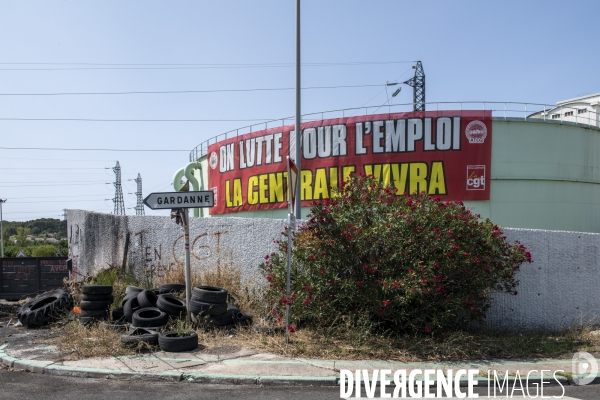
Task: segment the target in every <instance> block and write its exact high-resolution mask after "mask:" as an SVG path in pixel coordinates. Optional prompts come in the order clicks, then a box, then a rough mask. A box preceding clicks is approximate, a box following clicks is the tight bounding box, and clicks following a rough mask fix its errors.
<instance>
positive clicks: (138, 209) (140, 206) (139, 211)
mask: <svg viewBox="0 0 600 400" xmlns="http://www.w3.org/2000/svg"><path fill="white" fill-rule="evenodd" d="M134 181H135V183H137V191H136V192H135V196H136V198H137V203H136V205H135V215H145V213H144V202H143V201H144V200H143V199H142V177H141V175H140V174H139V173H138V176H137V178H136V179H134Z"/></svg>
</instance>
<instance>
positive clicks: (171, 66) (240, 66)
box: [0, 61, 415, 71]
mask: <svg viewBox="0 0 600 400" xmlns="http://www.w3.org/2000/svg"><path fill="white" fill-rule="evenodd" d="M414 62H415V61H370V62H337V63H304V64H302V66H303V67H339V66H363V65H389V64H406V63H414ZM0 65H76V66H75V67H44V68H0V71H73V70H182V69H183V70H185V69H190V70H194V69H245V68H293V67H294V66H295V64H294V63H263V64H93V63H0Z"/></svg>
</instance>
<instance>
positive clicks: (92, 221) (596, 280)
mask: <svg viewBox="0 0 600 400" xmlns="http://www.w3.org/2000/svg"><path fill="white" fill-rule="evenodd" d="M67 223H68V236H69V256H70V257H71V258H72V259H73V269H74V271H76V272H77V273H78V274H81V275H85V274H93V273H95V272H97V271H98V270H99V269H100V268H103V267H107V266H109V265H121V263H122V261H123V249H124V244H125V235H126V233H127V232H130V235H131V236H130V238H131V239H130V246H129V251H128V264H129V265H130V266H132V267H133V270H134V272H135V273H136V274H137V275H138V276H139V275H143V274H148V273H152V274H154V276H160V275H161V274H164V272H165V270H167V269H169V268H182V265H183V262H184V249H183V228H180V227H179V226H177V225H176V224H175V223H174V222H173V220H171V219H170V218H169V217H156V216H116V215H111V214H101V213H94V212H87V211H81V210H68V211H67ZM284 225H285V221H284V220H277V219H261V218H192V219H191V225H190V245H191V249H192V260H191V261H192V270H193V271H200V270H202V269H204V268H216V266H217V265H219V264H221V265H224V264H233V265H236V266H240V267H241V268H242V273H243V278H244V279H256V280H257V281H259V282H262V277H261V273H260V270H259V268H258V265H259V264H260V263H261V262H262V261H263V257H264V256H265V255H266V254H268V253H270V252H272V251H275V250H276V248H277V247H276V245H275V243H273V241H274V240H276V239H279V238H280V237H281V231H283V227H284ZM505 233H506V235H507V238H508V240H509V241H510V242H511V243H512V242H514V241H515V240H519V241H520V242H521V243H523V244H524V245H525V246H526V247H527V248H528V249H529V251H530V252H531V254H532V257H533V263H532V264H524V265H523V267H522V269H521V271H520V272H518V274H517V278H518V279H519V281H520V285H519V286H518V287H517V291H518V295H517V296H514V295H511V294H505V293H494V294H492V295H491V297H492V309H491V310H490V311H489V312H488V313H487V314H488V319H487V322H486V325H487V326H488V327H490V328H494V329H499V330H513V331H514V330H520V329H553V330H555V329H562V328H567V327H569V326H571V325H573V324H574V323H581V322H586V321H590V320H595V319H596V317H597V316H598V315H600V290H599V287H600V265H599V263H598V260H599V259H600V257H599V256H600V234H596V233H579V232H564V231H544V230H530V229H505ZM79 276H80V275H79Z"/></svg>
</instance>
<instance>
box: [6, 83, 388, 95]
mask: <svg viewBox="0 0 600 400" xmlns="http://www.w3.org/2000/svg"><path fill="white" fill-rule="evenodd" d="M380 86H381V84H376V85H375V84H369V85H339V86H311V87H305V88H302V90H316V89H353V88H366V87H380ZM288 90H295V88H291V87H290V88H255V89H207V90H160V91H130V92H56V93H0V96H90V95H110V96H113V95H128V94H185V93H231V92H275V91H288Z"/></svg>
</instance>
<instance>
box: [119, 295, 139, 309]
mask: <svg viewBox="0 0 600 400" xmlns="http://www.w3.org/2000/svg"><path fill="white" fill-rule="evenodd" d="M138 294H139V292H129V293H127V294H125V296H124V297H123V300H121V307H122V306H124V305H125V303H126V302H127V300H129V299H133V298H134V297H135V298H137V295H138Z"/></svg>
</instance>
